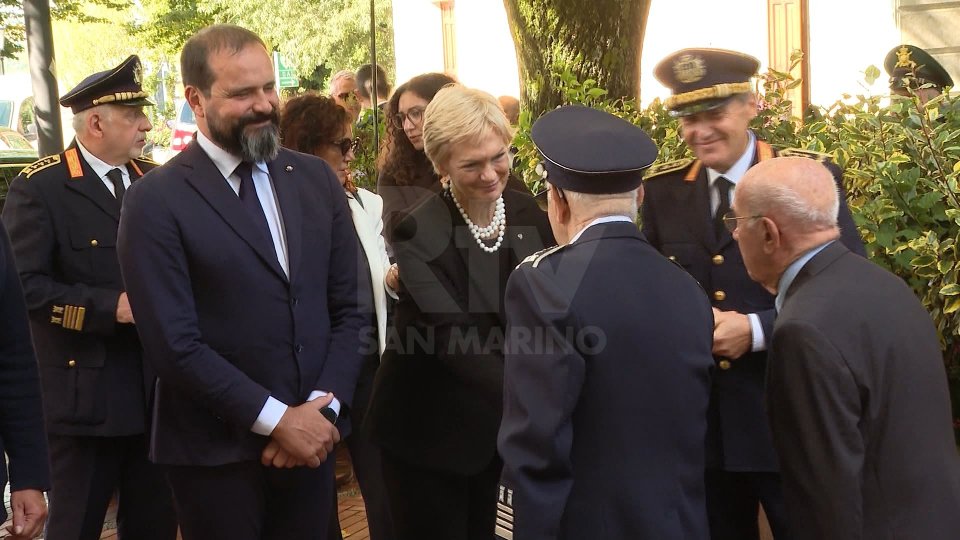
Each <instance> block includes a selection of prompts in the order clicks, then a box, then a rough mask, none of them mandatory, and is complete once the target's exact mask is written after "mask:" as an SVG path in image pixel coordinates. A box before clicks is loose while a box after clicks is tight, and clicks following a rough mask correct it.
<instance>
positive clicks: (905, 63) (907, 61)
mask: <svg viewBox="0 0 960 540" xmlns="http://www.w3.org/2000/svg"><path fill="white" fill-rule="evenodd" d="M911 54H913V53H912V52H911V51H910V48H909V47H907V46H906V45H904V46H903V47H900V48H899V49H897V65H896V66H895V67H902V68H908V69H913V68H915V67H916V66H917V63H916V62H914V61H913V58H911V57H910V56H911Z"/></svg>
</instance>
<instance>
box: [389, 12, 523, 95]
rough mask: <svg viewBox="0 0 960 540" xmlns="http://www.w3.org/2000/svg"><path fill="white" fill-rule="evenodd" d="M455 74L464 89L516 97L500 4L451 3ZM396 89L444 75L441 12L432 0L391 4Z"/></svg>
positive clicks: (513, 60)
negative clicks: (424, 77)
mask: <svg viewBox="0 0 960 540" xmlns="http://www.w3.org/2000/svg"><path fill="white" fill-rule="evenodd" d="M454 26H455V33H456V51H457V52H456V54H457V73H456V76H457V78H458V79H459V80H460V82H462V83H463V84H465V85H467V86H470V87H473V88H479V89H481V90H484V91H486V92H489V93H491V94H493V95H495V96H499V95H504V94H507V95H512V96H519V95H520V80H519V75H518V72H517V57H516V54H514V47H513V38H512V37H511V36H510V28H509V26H508V25H507V13H506V11H505V10H504V8H503V3H502V2H501V1H499V0H454ZM393 28H394V30H393V31H394V46H395V49H396V54H397V85H399V84H402V83H403V82H404V81H407V80H409V79H410V78H411V77H413V76H416V75H419V74H421V73H426V72H429V71H439V72H443V71H444V68H443V28H442V22H441V17H440V8H439V7H438V6H437V5H436V4H434V3H433V2H432V1H431V0H393Z"/></svg>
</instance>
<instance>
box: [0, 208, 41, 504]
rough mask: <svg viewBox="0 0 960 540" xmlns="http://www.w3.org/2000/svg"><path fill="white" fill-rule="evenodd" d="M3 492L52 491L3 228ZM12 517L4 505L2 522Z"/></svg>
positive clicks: (33, 367) (25, 327)
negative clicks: (6, 490) (5, 488)
mask: <svg viewBox="0 0 960 540" xmlns="http://www.w3.org/2000/svg"><path fill="white" fill-rule="evenodd" d="M0 324H2V325H3V332H0V491H3V488H4V486H6V485H7V478H8V476H7V462H8V460H9V466H10V471H9V472H10V474H9V479H10V489H11V490H12V491H19V490H22V489H38V490H41V491H46V490H48V489H49V488H50V466H49V465H48V461H47V459H48V458H47V437H46V435H45V434H44V431H43V410H42V408H41V405H40V382H39V380H38V375H37V362H36V359H35V358H34V355H33V347H32V346H31V344H30V327H29V323H28V322H27V308H26V305H25V304H24V301H23V292H22V291H21V289H20V278H19V277H18V276H17V267H16V266H15V265H14V262H13V252H12V250H11V249H10V240H9V239H8V238H7V231H6V230H5V229H4V228H3V225H2V224H0ZM6 519H7V512H6V509H5V508H4V506H3V505H0V523H2V522H3V521H5V520H6Z"/></svg>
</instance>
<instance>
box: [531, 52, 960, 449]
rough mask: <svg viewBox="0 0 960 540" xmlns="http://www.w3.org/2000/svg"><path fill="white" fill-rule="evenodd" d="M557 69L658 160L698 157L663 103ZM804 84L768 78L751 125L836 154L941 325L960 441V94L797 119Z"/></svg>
mask: <svg viewBox="0 0 960 540" xmlns="http://www.w3.org/2000/svg"><path fill="white" fill-rule="evenodd" d="M796 60H799V58H797V59H796ZM865 73H866V77H867V81H866V82H867V83H868V84H872V83H873V81H874V80H875V79H876V78H877V77H878V76H879V75H880V72H879V70H878V69H877V68H876V67H873V66H871V67H870V68H868V69H867V70H866V72H865ZM554 76H555V78H556V81H557V84H558V85H559V87H560V88H561V89H562V90H563V93H564V98H565V99H564V101H565V103H570V104H573V103H576V104H582V105H586V106H589V107H595V108H598V109H602V110H605V111H608V112H611V113H613V114H616V115H617V116H620V117H622V118H624V119H626V120H628V121H630V122H633V123H634V124H637V125H639V126H640V127H642V128H643V129H644V130H645V131H646V132H647V133H648V134H650V135H651V137H653V139H654V140H655V141H656V142H657V144H658V145H659V148H660V152H659V156H658V162H665V161H670V160H673V159H679V158H682V157H690V156H692V154H691V153H690V150H689V149H688V148H687V147H686V145H685V144H684V143H683V141H682V140H681V139H680V136H679V130H678V129H679V124H678V122H677V120H676V119H674V118H672V117H671V116H670V115H669V114H668V113H667V111H666V110H665V109H664V107H663V105H662V104H661V103H660V102H659V101H654V102H653V103H652V104H650V105H649V106H648V107H646V108H644V109H639V108H638V107H637V104H636V102H635V101H633V100H622V99H617V100H609V99H607V97H606V91H605V90H604V89H602V88H599V87H598V86H597V84H596V82H595V81H593V80H585V81H582V82H581V81H578V80H576V78H575V77H574V76H573V75H571V74H570V72H562V73H557V74H555V75H554ZM798 84H799V81H796V80H794V79H793V78H791V77H790V75H789V74H787V73H780V72H775V71H770V72H767V73H765V74H764V75H763V76H761V77H760V79H759V82H758V87H759V88H758V91H759V95H761V96H762V98H761V99H760V108H761V110H760V114H759V115H758V116H757V118H756V119H755V121H754V124H753V126H752V128H753V129H754V131H755V132H756V134H757V135H758V136H759V137H760V138H761V139H763V140H766V141H768V142H770V143H771V144H773V145H774V146H778V147H795V148H804V149H808V150H813V151H817V152H823V153H827V154H830V155H831V156H832V157H833V160H834V161H835V162H836V163H837V164H838V165H840V166H841V167H842V168H843V169H844V186H845V188H846V195H847V199H848V203H849V206H850V210H851V212H852V213H853V217H854V220H855V221H856V223H857V226H858V228H859V230H860V235H861V237H862V238H863V240H864V243H865V244H866V248H867V253H868V255H869V257H870V258H871V260H873V261H874V262H875V263H877V264H879V265H881V266H883V267H885V268H887V269H888V270H890V271H891V272H893V273H895V274H897V275H898V276H900V277H901V278H903V279H904V281H906V283H908V284H909V285H910V287H911V288H912V289H913V290H914V292H915V293H916V295H917V297H918V298H919V299H920V300H921V302H922V303H923V305H924V307H926V309H927V310H928V311H929V313H930V316H931V318H932V319H933V321H934V324H935V325H936V328H937V331H938V332H939V336H940V343H941V346H942V347H943V350H944V362H945V367H946V369H947V374H948V377H949V380H950V385H951V390H952V396H953V403H954V417H955V418H957V419H958V420H956V421H955V423H954V428H955V429H956V433H957V435H958V441H960V282H958V278H960V190H958V181H960V98H957V97H954V96H941V97H939V98H937V99H935V100H932V101H930V102H928V103H927V104H925V105H924V104H921V103H920V101H919V100H918V99H916V97H908V98H902V97H894V98H892V99H891V98H889V97H888V96H871V95H858V96H844V98H845V100H844V102H839V101H838V102H837V103H835V104H833V105H832V106H830V107H813V108H811V109H810V110H808V111H807V117H806V118H805V121H800V120H799V119H796V118H793V117H792V116H791V113H790V111H791V106H792V103H791V102H790V101H789V100H788V99H787V98H786V97H785V93H786V90H788V89H790V88H793V87H795V86H797V85H798ZM533 120H534V119H533V118H531V115H529V114H528V113H522V114H521V118H520V129H519V131H518V133H517V136H516V140H515V141H514V143H515V145H516V146H518V148H519V152H518V154H517V161H516V164H517V171H515V172H516V173H517V174H518V175H519V176H520V177H521V178H523V179H524V180H525V181H526V182H527V183H528V184H529V185H530V186H531V188H532V189H535V190H539V189H540V188H541V185H540V184H541V179H540V176H539V174H538V173H537V171H536V166H537V164H538V163H539V156H538V155H537V151H536V149H535V148H534V146H533V144H532V142H531V141H530V135H529V134H530V126H531V125H532V121H533ZM641 219H642V216H641Z"/></svg>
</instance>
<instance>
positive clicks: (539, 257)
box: [517, 245, 566, 268]
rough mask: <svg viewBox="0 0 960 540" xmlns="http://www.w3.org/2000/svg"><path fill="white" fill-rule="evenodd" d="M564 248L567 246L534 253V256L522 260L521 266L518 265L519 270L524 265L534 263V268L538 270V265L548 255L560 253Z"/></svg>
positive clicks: (552, 247) (553, 247)
mask: <svg viewBox="0 0 960 540" xmlns="http://www.w3.org/2000/svg"><path fill="white" fill-rule="evenodd" d="M564 247H566V245H563V246H551V247H548V248H546V249H541V250H540V251H538V252H536V253H534V254H533V255H530V256H528V257H527V258H526V259H524V260H522V261H521V262H520V264H518V265H517V268H519V267H520V266H522V265H524V264H527V263H533V267H534V268H536V267H537V265H539V264H540V261H542V260H543V259H545V258H546V257H547V256H548V255H550V254H553V253H556V252H558V251H560V250H561V249H563V248H564Z"/></svg>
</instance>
